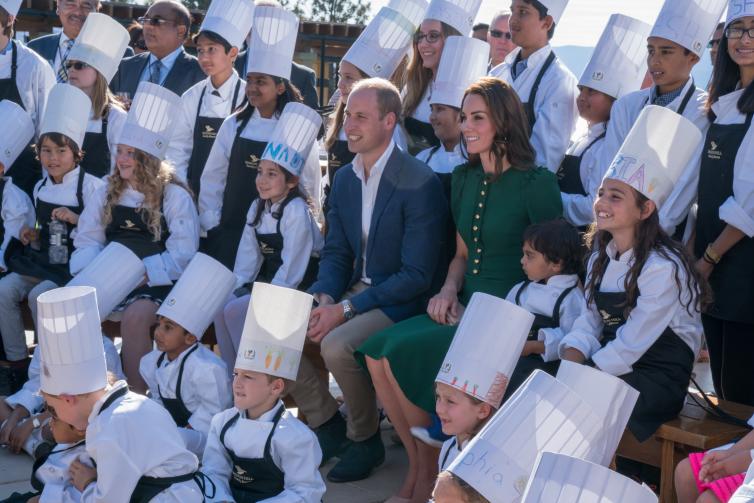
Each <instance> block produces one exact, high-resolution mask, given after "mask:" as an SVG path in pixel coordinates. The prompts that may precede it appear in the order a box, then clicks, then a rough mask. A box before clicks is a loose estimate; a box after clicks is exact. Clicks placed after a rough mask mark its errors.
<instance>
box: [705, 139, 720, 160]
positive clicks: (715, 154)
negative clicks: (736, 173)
mask: <svg viewBox="0 0 754 503" xmlns="http://www.w3.org/2000/svg"><path fill="white" fill-rule="evenodd" d="M709 146H710V148H709V149H708V150H707V157H708V158H710V159H713V160H715V161H719V160H720V159H722V158H723V153H722V152H721V151H720V146H719V145H718V144H717V142H716V141H715V140H712V141H710V142H709Z"/></svg>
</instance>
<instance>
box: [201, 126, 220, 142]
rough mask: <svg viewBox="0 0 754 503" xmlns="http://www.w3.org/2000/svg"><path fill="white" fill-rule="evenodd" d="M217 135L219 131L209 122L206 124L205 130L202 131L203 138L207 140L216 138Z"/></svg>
mask: <svg viewBox="0 0 754 503" xmlns="http://www.w3.org/2000/svg"><path fill="white" fill-rule="evenodd" d="M216 137H217V131H215V129H214V128H213V127H212V126H210V125H209V124H205V125H204V131H202V138H205V139H207V140H214V139H215V138H216Z"/></svg>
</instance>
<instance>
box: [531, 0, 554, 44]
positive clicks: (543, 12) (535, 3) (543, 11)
mask: <svg viewBox="0 0 754 503" xmlns="http://www.w3.org/2000/svg"><path fill="white" fill-rule="evenodd" d="M524 3H527V4H529V5H531V6H532V7H534V8H535V9H537V12H538V13H539V19H540V21H541V20H542V19H544V18H546V17H547V16H548V15H549V12H548V9H547V7H545V6H544V5H543V4H542V2H540V1H539V0H524ZM554 35H555V20H554V19H553V21H552V26H551V27H550V29H549V30H547V40H552V37H553V36H554Z"/></svg>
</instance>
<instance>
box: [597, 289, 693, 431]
mask: <svg viewBox="0 0 754 503" xmlns="http://www.w3.org/2000/svg"><path fill="white" fill-rule="evenodd" d="M600 286H601V285H600V284H598V285H597V287H596V291H595V292H594V303H595V305H596V307H597V309H598V310H599V313H600V315H601V316H602V321H603V328H602V339H601V340H600V345H601V346H602V347H605V345H607V344H608V343H609V342H610V341H613V340H615V338H616V336H617V333H618V329H619V328H620V327H622V326H623V325H624V324H625V323H626V315H625V302H626V292H600V291H599V290H600ZM587 363H588V364H593V362H591V361H589V362H587ZM693 367H694V354H693V353H692V351H691V348H689V346H688V344H686V343H685V342H683V340H681V338H680V337H678V334H676V333H675V332H674V331H673V330H672V329H671V328H670V327H667V328H666V329H665V330H664V331H663V332H662V334H660V337H659V338H658V339H657V340H656V341H655V342H654V344H652V345H651V346H650V347H649V349H648V350H647V352H646V353H644V354H643V355H642V356H641V358H639V360H637V361H636V362H635V363H634V364H633V371H632V372H630V373H628V374H624V375H621V376H617V377H619V378H620V379H623V380H624V381H625V382H626V383H628V384H629V385H630V386H631V387H633V388H634V389H636V390H637V391H639V399H638V400H637V402H636V406H635V407H634V410H633V413H632V414H631V418H630V419H629V420H628V429H629V430H631V433H633V434H634V435H635V436H636V438H637V440H639V442H644V441H645V440H647V439H649V438H650V437H651V436H652V435H653V434H654V432H655V431H657V428H659V427H660V425H662V424H663V423H665V422H667V421H669V420H671V419H673V418H675V417H677V416H678V413H679V412H681V409H682V408H683V405H684V403H685V401H686V393H687V390H688V386H689V381H690V379H691V371H692V370H693Z"/></svg>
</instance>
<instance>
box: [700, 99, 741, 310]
mask: <svg viewBox="0 0 754 503" xmlns="http://www.w3.org/2000/svg"><path fill="white" fill-rule="evenodd" d="M751 119H752V114H751V113H749V114H748V115H747V116H746V122H745V123H743V124H729V125H722V124H715V123H712V124H711V125H710V127H709V130H708V131H707V138H706V140H705V146H704V149H705V150H704V152H703V153H702V165H701V168H700V171H699V192H698V198H697V204H698V206H699V209H698V210H697V215H696V241H695V242H694V254H695V255H696V256H697V257H702V256H703V255H704V251H705V250H706V249H707V246H708V245H709V244H710V243H712V242H714V241H715V240H716V239H717V237H718V236H719V235H720V233H721V232H722V231H723V229H724V228H725V226H726V225H727V223H726V222H724V221H723V220H721V219H720V215H719V209H720V206H722V205H723V203H724V202H725V201H726V200H727V199H728V198H729V197H730V196H732V195H733V179H734V167H735V162H736V154H737V153H738V150H739V149H740V148H741V144H742V143H743V140H744V137H745V136H746V132H747V131H748V130H749V127H750V126H751ZM752 278H754V239H752V238H750V237H746V236H744V238H743V239H741V241H739V242H738V243H736V244H735V245H733V247H732V248H731V249H730V250H728V252H727V253H726V254H725V256H724V257H723V258H722V260H721V261H720V263H719V264H717V265H716V266H715V268H714V269H713V270H712V274H711V275H710V278H709V282H710V285H711V286H712V291H713V292H714V298H715V303H714V305H713V306H712V308H710V309H709V311H708V312H707V314H709V315H710V316H712V317H715V318H718V319H722V320H726V321H734V322H739V323H749V324H751V323H754V309H753V308H754V292H753V291H752V284H751V283H752Z"/></svg>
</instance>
